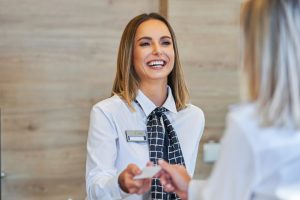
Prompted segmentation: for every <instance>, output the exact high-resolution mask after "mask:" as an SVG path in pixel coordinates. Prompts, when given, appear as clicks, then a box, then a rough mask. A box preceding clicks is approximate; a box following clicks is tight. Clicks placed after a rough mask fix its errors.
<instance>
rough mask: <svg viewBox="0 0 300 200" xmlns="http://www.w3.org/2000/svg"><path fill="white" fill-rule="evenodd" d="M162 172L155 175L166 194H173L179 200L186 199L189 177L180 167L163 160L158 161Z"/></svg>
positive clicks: (182, 167) (183, 168)
mask: <svg viewBox="0 0 300 200" xmlns="http://www.w3.org/2000/svg"><path fill="white" fill-rule="evenodd" d="M158 163H159V165H160V166H161V168H162V170H161V171H160V172H159V173H158V174H157V175H156V177H159V178H160V182H161V184H162V185H163V187H164V190H165V191H167V192H175V193H176V194H178V196H179V197H180V198H181V199H183V200H184V199H187V193H188V185H189V183H190V181H191V177H190V176H189V174H188V173H187V171H186V169H185V167H184V166H182V165H170V164H168V163H167V162H166V161H164V160H159V161H158Z"/></svg>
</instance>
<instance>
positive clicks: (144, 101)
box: [136, 86, 177, 116]
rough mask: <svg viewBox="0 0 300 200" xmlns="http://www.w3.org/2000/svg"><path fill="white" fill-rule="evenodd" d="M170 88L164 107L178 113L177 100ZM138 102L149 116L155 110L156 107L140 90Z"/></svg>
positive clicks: (137, 97)
mask: <svg viewBox="0 0 300 200" xmlns="http://www.w3.org/2000/svg"><path fill="white" fill-rule="evenodd" d="M167 87H168V96H167V99H166V101H165V102H164V104H163V105H162V107H165V108H166V109H167V110H169V111H171V112H173V113H177V109H176V104H175V100H174V97H173V94H172V90H171V88H170V87H169V86H167ZM136 100H137V101H138V102H139V104H140V105H141V107H142V110H143V111H144V113H145V114H146V116H148V115H149V114H150V113H151V112H152V111H153V110H154V109H155V108H156V105H155V104H154V103H153V102H152V101H151V100H150V99H149V98H148V97H147V96H146V95H145V94H144V93H143V92H142V91H141V90H138V93H137V96H136Z"/></svg>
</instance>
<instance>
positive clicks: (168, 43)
mask: <svg viewBox="0 0 300 200" xmlns="http://www.w3.org/2000/svg"><path fill="white" fill-rule="evenodd" d="M170 44H171V42H170V41H163V42H162V45H165V46H168V45H170Z"/></svg>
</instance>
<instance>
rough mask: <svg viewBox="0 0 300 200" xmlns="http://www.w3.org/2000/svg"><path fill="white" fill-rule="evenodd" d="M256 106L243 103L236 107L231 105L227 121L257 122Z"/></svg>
mask: <svg viewBox="0 0 300 200" xmlns="http://www.w3.org/2000/svg"><path fill="white" fill-rule="evenodd" d="M255 111H256V104H254V103H241V104H236V105H230V106H229V111H228V114H227V119H230V120H233V121H236V122H240V123H244V122H246V121H248V122H247V123H249V120H251V121H253V120H254V121H255V119H256V118H257V117H255V115H256V112H255Z"/></svg>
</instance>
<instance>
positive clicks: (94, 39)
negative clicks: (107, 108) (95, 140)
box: [0, 0, 159, 200]
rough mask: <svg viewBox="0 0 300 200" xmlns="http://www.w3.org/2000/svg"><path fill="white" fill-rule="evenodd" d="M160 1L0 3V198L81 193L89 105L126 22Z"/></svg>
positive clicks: (98, 95) (104, 91) (103, 87)
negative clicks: (1, 172) (4, 175)
mask: <svg viewBox="0 0 300 200" xmlns="http://www.w3.org/2000/svg"><path fill="white" fill-rule="evenodd" d="M158 10H159V2H158V0H155V1H153V0H147V1H139V0H126V1H121V0H101V1H98V0H97V1H96V0H87V1H80V0H53V1H44V0H42V1H41V0H26V1H21V0H0V108H1V109H2V136H1V138H2V141H1V145H2V146H1V161H2V163H1V165H2V166H1V167H2V169H3V170H4V171H5V172H6V173H7V176H6V177H5V178H4V179H2V180H1V190H2V192H1V199H5V200H15V199H23V200H35V199H43V200H48V199H49V200H50V199H51V200H53V199H55V200H60V199H62V200H67V199H68V198H72V199H73V200H75V199H84V197H85V180H84V176H85V159H86V138H87V130H88V121H89V113H90V109H91V107H92V105H93V104H95V103H96V102H97V101H99V100H101V99H104V98H107V97H108V96H110V90H111V88H112V82H113V79H114V75H115V67H116V58H117V50H118V45H119V41H120V37H121V34H122V31H123V29H124V27H125V25H126V24H127V22H128V21H129V20H130V19H131V18H132V17H134V16H136V15H137V14H140V13H143V12H158Z"/></svg>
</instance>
